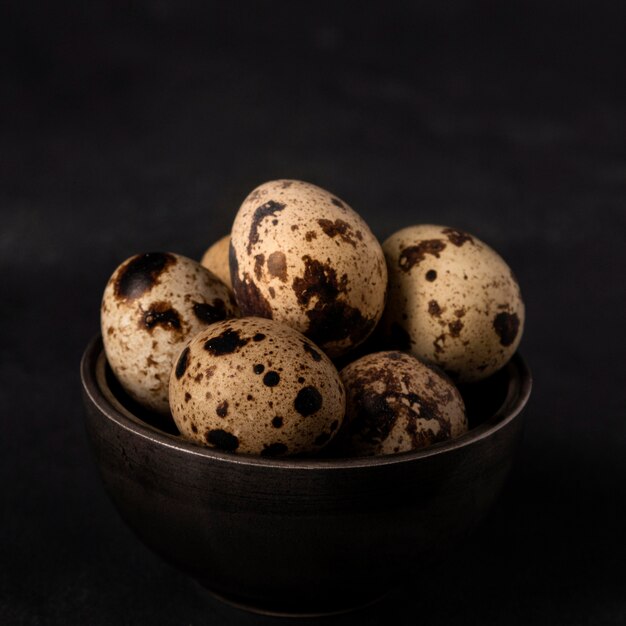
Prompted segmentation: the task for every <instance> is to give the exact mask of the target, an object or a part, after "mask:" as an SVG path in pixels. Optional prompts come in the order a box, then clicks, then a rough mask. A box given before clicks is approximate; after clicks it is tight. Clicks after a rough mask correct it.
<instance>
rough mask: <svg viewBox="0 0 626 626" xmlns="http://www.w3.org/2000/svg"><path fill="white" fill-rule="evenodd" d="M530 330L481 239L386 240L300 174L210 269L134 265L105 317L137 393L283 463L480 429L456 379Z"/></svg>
mask: <svg viewBox="0 0 626 626" xmlns="http://www.w3.org/2000/svg"><path fill="white" fill-rule="evenodd" d="M523 327H524V304H523V302H522V298H521V294H520V290H519V286H518V283H517V280H516V279H515V276H514V275H513V273H512V272H511V270H510V268H509V267H508V266H507V264H506V263H505V261H504V260H503V259H502V258H501V257H500V256H499V255H498V254H497V253H496V252H495V251H494V250H493V249H491V248H490V247H489V246H487V245H486V244H485V243H483V242H481V241H480V240H479V239H478V238H477V237H475V236H473V235H470V234H468V233H466V232H463V231H460V230H458V229H456V228H451V227H447V226H437V225H430V224H429V225H424V224H421V225H414V226H409V227H407V228H404V229H402V230H400V231H398V232H396V233H394V234H393V235H391V236H390V237H389V238H388V239H387V240H386V241H385V242H384V243H383V244H382V246H381V245H380V243H379V242H378V240H377V239H376V237H375V235H374V234H373V233H372V231H371V230H370V229H369V227H368V226H367V224H366V223H365V222H364V221H363V219H362V218H361V217H360V216H359V215H358V214H357V213H356V212H355V211H354V210H353V209H352V208H351V207H350V206H349V205H348V204H347V203H346V202H345V201H344V200H342V199H340V198H338V197H337V196H336V195H334V194H332V193H330V192H328V191H326V190H324V189H322V188H320V187H317V186H315V185H313V184H310V183H306V182H302V181H297V180H277V181H271V182H267V183H264V184H262V185H260V186H259V187H257V188H256V189H254V190H253V191H252V192H251V193H250V194H249V195H248V196H247V197H246V198H245V200H244V201H243V203H242V205H241V207H240V208H239V210H238V212H237V214H236V216H235V218H234V222H233V227H232V230H231V233H230V234H229V235H226V236H225V237H222V238H221V239H219V240H218V241H216V242H215V243H214V244H213V245H212V246H211V247H209V248H208V249H207V251H206V253H205V254H204V256H203V258H202V260H201V262H199V263H198V262H196V261H194V260H192V259H189V258H186V257H184V256H181V255H178V254H174V253H171V252H151V253H144V254H138V255H135V256H133V257H131V258H129V259H127V260H126V261H124V262H123V263H121V264H120V266H119V267H118V268H117V269H116V270H115V271H114V272H113V274H112V276H111V278H110V279H109V281H108V283H107V285H106V288H105V291H104V296H103V299H102V307H101V330H102V337H103V343H104V349H105V352H106V356H107V360H108V363H109V365H110V367H111V370H112V371H113V374H114V375H115V376H116V378H117V379H118V381H119V382H120V384H121V385H122V387H123V388H124V390H125V391H126V392H127V393H128V395H129V396H130V397H131V398H132V399H134V400H135V401H136V402H138V403H140V404H141V405H143V406H144V407H145V408H146V409H148V410H150V411H153V412H158V413H161V414H165V415H171V417H172V418H173V420H174V422H175V424H176V426H177V428H178V431H179V432H180V435H181V436H182V437H184V438H186V439H188V440H190V441H193V442H195V443H197V444H199V445H204V446H209V447H214V448H218V449H220V450H223V451H226V452H230V453H240V454H258V455H261V456H270V457H274V456H288V455H298V456H311V455H315V454H318V453H320V452H321V451H322V450H324V454H325V455H326V456H329V455H334V456H340V457H346V456H361V455H380V454H394V453H399V452H404V451H409V450H415V449H420V448H424V447H426V446H429V445H432V444H434V443H437V442H440V441H445V440H447V439H450V438H454V437H457V436H460V435H462V434H463V433H465V432H466V431H467V428H468V425H467V417H466V412H465V407H464V403H463V398H462V397H461V394H460V393H459V391H458V389H457V387H456V384H455V383H472V382H476V381H480V380H483V379H485V378H487V377H489V376H491V375H492V374H494V373H495V372H496V371H498V370H499V369H501V368H502V367H503V366H504V365H505V364H506V363H507V362H508V361H509V359H510V358H511V357H512V356H513V354H514V353H515V351H516V349H517V347H518V345H519V342H520V339H521V336H522V331H523ZM359 346H360V347H359ZM374 346H376V347H374ZM358 347H359V350H358V353H359V354H360V355H362V356H360V357H359V358H357V357H356V356H355V354H356V353H357V351H356V350H355V349H356V348H358ZM368 347H369V348H371V349H368ZM339 363H343V364H344V367H343V368H339V365H338V364H339ZM338 368H339V369H338Z"/></svg>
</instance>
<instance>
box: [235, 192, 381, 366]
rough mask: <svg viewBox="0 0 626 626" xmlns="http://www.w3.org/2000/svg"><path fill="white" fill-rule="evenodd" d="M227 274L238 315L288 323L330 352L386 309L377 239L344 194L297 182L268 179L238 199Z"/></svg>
mask: <svg viewBox="0 0 626 626" xmlns="http://www.w3.org/2000/svg"><path fill="white" fill-rule="evenodd" d="M230 273H231V280H232V285H233V289H234V292H235V297H236V299H237V303H238V304H239V306H240V308H241V310H242V313H243V314H244V315H257V316H260V317H265V318H271V319H274V320H276V321H279V322H282V323H285V324H288V325H289V326H292V327H293V328H295V329H296V330H298V331H300V332H302V333H304V334H305V335H306V336H307V337H309V338H310V339H312V340H313V341H314V342H315V343H316V344H318V345H319V346H320V347H321V348H322V349H323V350H324V351H325V352H326V353H327V354H329V355H330V356H332V357H335V356H339V355H341V354H344V353H345V352H347V351H348V350H350V349H352V348H353V347H354V346H357V345H358V344H360V343H361V342H363V341H364V340H365V339H366V338H367V337H368V336H369V335H370V333H371V332H372V330H373V329H374V327H375V326H376V324H377V322H378V321H379V319H380V317H381V315H382V312H383V309H384V303H385V295H386V289H387V267H386V265H385V259H384V255H383V252H382V249H381V247H380V244H379V243H378V240H377V239H376V237H375V236H374V235H373V234H372V232H371V231H370V229H369V227H368V226H367V224H366V223H365V222H364V221H363V220H362V219H361V217H359V215H358V214H357V213H356V212H355V211H353V210H352V209H351V208H350V207H349V206H348V205H347V204H346V203H345V202H344V201H343V200H340V199H339V198H337V197H336V196H335V195H333V194H332V193H330V192H328V191H326V190H324V189H321V188H320V187H317V186H315V185H312V184H310V183H306V182H302V181H297V180H276V181H271V182H267V183H265V184H263V185H261V186H260V187H257V188H256V189H255V190H254V191H253V192H252V193H250V195H249V196H248V197H247V198H246V199H245V200H244V202H243V204H242V205H241V208H240V209H239V212H238V213H237V216H236V217H235V221H234V224H233V229H232V239H231V245H230Z"/></svg>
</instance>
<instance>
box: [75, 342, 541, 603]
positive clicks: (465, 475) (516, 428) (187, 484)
mask: <svg viewBox="0 0 626 626" xmlns="http://www.w3.org/2000/svg"><path fill="white" fill-rule="evenodd" d="M81 376H82V382H83V388H84V403H85V407H86V423H87V431H88V435H89V438H90V440H91V444H92V448H93V452H94V455H95V458H96V461H97V463H98V466H99V468H100V472H101V475H102V478H103V481H104V484H105V486H106V489H107V491H108V493H109V494H110V496H111V498H112V500H113V502H114V503H115V506H116V507H117V509H118V511H119V513H120V515H121V516H122V517H123V518H124V520H125V521H126V522H127V524H128V525H129V526H130V527H131V528H132V529H133V530H134V531H135V532H136V533H137V535H138V536H139V537H140V538H141V539H142V540H143V541H144V542H145V543H146V544H147V545H148V546H149V547H150V548H152V549H153V550H154V551H155V552H157V553H158V554H160V555H161V556H162V557H164V558H165V559H166V560H167V561H169V562H170V563H173V564H175V565H176V566H178V567H180V568H181V569H183V570H185V571H186V572H188V573H189V574H191V575H192V576H194V577H196V578H197V579H198V580H199V581H200V582H201V583H202V584H203V585H205V586H206V587H207V588H208V589H209V590H211V591H212V592H213V593H214V594H216V595H218V596H221V597H222V598H224V599H227V600H229V601H231V602H234V603H237V604H239V605H243V606H245V607H248V608H251V609H253V610H258V611H264V612H271V613H287V614H315V613H318V614H319V613H332V612H337V611H342V610H347V609H350V608H356V607H357V606H362V605H364V604H367V603H368V602H371V601H373V600H374V599H376V598H378V597H381V596H382V595H384V594H385V593H386V592H388V591H390V590H391V589H393V588H394V587H396V586H397V585H398V584H399V583H400V582H404V581H406V580H407V577H409V578H410V577H411V576H412V574H414V573H415V572H416V571H417V570H418V569H419V568H420V567H423V564H424V562H425V560H427V559H430V558H436V557H437V556H438V555H440V554H442V553H445V552H447V551H449V550H450V548H451V547H453V546H454V545H456V543H457V542H458V541H459V540H461V539H463V537H465V536H466V535H467V534H468V533H469V532H470V531H471V530H472V529H473V528H474V527H475V526H476V525H477V524H478V523H479V522H480V521H481V520H482V519H483V518H484V516H485V515H486V513H487V512H488V510H489V508H490V506H491V505H492V504H493V502H494V500H495V499H496V497H497V496H498V493H499V492H500V490H501V488H502V485H503V483H504V480H505V478H506V475H507V473H508V471H509V469H510V467H511V463H512V460H513V456H514V452H515V449H516V447H517V444H518V442H519V439H520V434H521V431H522V420H521V417H520V413H521V411H522V409H523V407H524V405H525V404H526V401H527V400H528V396H529V394H530V388H531V378H530V373H529V371H528V368H527V366H526V364H525V363H524V361H523V360H522V358H521V356H519V355H516V356H515V357H514V358H513V359H512V361H511V362H510V363H509V364H508V365H507V366H506V367H505V368H504V369H503V370H501V371H500V372H498V373H497V374H496V375H494V376H492V377H491V378H490V379H488V380H486V381H484V382H482V383H480V384H478V385H474V386H472V387H468V388H467V389H464V390H462V393H463V395H464V398H465V400H466V404H467V406H468V413H469V417H470V431H469V432H468V433H467V434H466V435H464V436H462V437H460V438H458V439H455V440H453V441H450V442H446V443H441V444H437V445H434V446H431V447H430V448H428V449H425V450H423V451H420V452H407V453H402V454H398V455H391V456H383V457H367V458H355V459H292V460H285V459H282V460H281V459H267V458H260V457H252V456H241V455H240V456H237V455H232V454H228V453H224V452H220V451H218V450H215V449H210V448H202V447H199V446H197V445H195V444H192V443H189V442H187V441H185V440H183V439H181V438H180V437H178V436H177V435H176V434H174V432H175V431H173V432H172V429H171V426H169V425H168V424H167V423H165V422H164V423H162V424H159V423H158V422H155V418H154V416H151V415H149V414H142V413H141V411H140V410H139V409H137V408H136V407H134V405H132V403H131V402H130V401H129V400H128V398H127V397H126V396H125V395H124V394H123V392H122V391H121V390H120V388H119V386H118V385H117V384H116V382H115V379H114V377H113V376H112V374H111V372H110V370H109V367H108V365H107V362H106V358H105V356H104V353H103V350H102V343H101V340H100V338H96V339H94V340H93V341H92V342H91V343H90V344H89V346H88V347H87V350H86V351H85V354H84V356H83V360H82V363H81ZM168 430H169V431H170V432H168Z"/></svg>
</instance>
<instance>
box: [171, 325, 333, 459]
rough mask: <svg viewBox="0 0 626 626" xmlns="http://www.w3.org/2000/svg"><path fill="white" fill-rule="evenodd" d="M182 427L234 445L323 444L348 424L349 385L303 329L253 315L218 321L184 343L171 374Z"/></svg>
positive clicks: (222, 445) (270, 451)
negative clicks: (184, 345)
mask: <svg viewBox="0 0 626 626" xmlns="http://www.w3.org/2000/svg"><path fill="white" fill-rule="evenodd" d="M170 406H171V409H172V415H173V417H174V420H175V422H176V425H177V426H178V429H179V430H180V432H181V434H182V435H183V436H184V437H186V438H188V439H190V440H192V441H195V442H197V443H200V444H203V445H207V446H211V447H215V448H219V449H221V450H225V451H229V452H238V453H247V454H260V455H262V456H285V455H296V454H303V453H312V452H317V451H319V450H321V449H322V448H323V447H324V446H325V445H326V444H327V443H328V442H329V441H331V439H332V438H333V437H334V435H335V433H336V432H337V430H338V429H339V427H340V426H341V423H342V421H343V417H344V413H345V392H344V389H343V384H342V383H341V379H340V378H339V373H338V372H337V370H336V369H335V367H334V365H333V364H332V362H331V361H330V359H329V358H328V357H327V356H326V355H325V354H324V353H323V352H322V351H321V350H320V349H319V348H318V347H317V346H316V345H315V344H314V343H313V342H311V341H310V340H309V339H307V338H306V337H305V336H304V335H302V334H301V333H299V332H298V331H296V330H294V329H293V328H290V327H289V326H285V325H283V324H279V323H278V322H274V321H272V320H268V319H261V318H255V317H247V318H242V319H236V320H228V321H225V322H220V323H219V324H214V325H213V326H211V327H210V328H207V329H206V330H205V331H203V332H202V333H200V334H199V335H196V337H194V338H193V339H192V340H191V342H190V343H189V345H188V346H187V347H186V348H185V349H184V350H183V351H182V353H181V354H180V356H179V358H178V362H177V364H176V367H175V368H174V370H173V371H172V374H171V377H170Z"/></svg>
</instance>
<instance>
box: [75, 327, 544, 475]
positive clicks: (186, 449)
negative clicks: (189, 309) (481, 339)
mask: <svg viewBox="0 0 626 626" xmlns="http://www.w3.org/2000/svg"><path fill="white" fill-rule="evenodd" d="M105 364H106V356H105V353H104V346H103V343H102V336H101V334H100V333H97V334H96V335H95V336H94V337H92V339H91V340H90V341H89V343H88V344H87V347H86V348H85V351H84V352H83V355H82V358H81V361H80V378H81V383H82V386H83V392H84V395H86V397H87V398H88V399H89V401H90V402H91V404H92V405H93V406H94V407H96V408H97V409H98V413H99V414H100V415H101V416H103V417H105V418H106V419H107V420H108V421H109V422H112V423H113V424H114V425H115V426H116V427H118V428H121V429H123V430H125V431H127V432H129V433H130V434H132V435H134V436H138V437H140V438H142V439H144V440H148V441H150V442H152V443H153V444H154V445H157V446H159V447H164V448H170V449H172V450H173V451H176V452H178V453H182V454H186V455H189V456H190V457H199V458H204V459H207V460H211V461H215V462H220V463H224V464H228V465H236V466H248V467H265V468H272V469H283V468H284V469H290V470H293V469H297V470H333V469H334V470H347V469H359V468H365V467H380V466H389V465H397V464H401V463H407V462H409V461H417V460H419V459H423V458H427V457H432V456H440V455H444V454H446V453H448V452H451V451H453V450H458V449H461V448H467V447H470V446H471V445H473V444H475V443H477V442H479V441H481V440H484V439H486V438H488V437H491V436H493V435H494V434H495V433H496V432H498V431H499V430H500V429H502V428H504V427H505V426H506V425H507V424H509V423H510V422H512V421H513V420H515V419H516V418H517V417H518V416H519V415H520V414H521V412H522V410H523V409H524V407H525V406H526V403H527V402H528V398H529V396H530V392H531V389H532V375H531V373H530V369H529V367H528V365H527V363H526V361H525V360H524V358H523V357H522V355H521V354H520V353H519V351H518V352H516V353H515V354H514V355H513V357H512V358H511V359H510V360H509V362H508V363H507V364H506V365H505V366H504V368H508V369H510V370H511V376H509V384H508V389H507V394H506V397H505V399H504V401H503V402H502V405H501V406H500V408H499V409H498V410H497V411H496V412H495V413H494V414H493V415H492V416H491V417H489V418H488V419H487V420H485V421H484V422H482V423H481V424H479V425H478V426H476V427H475V428H472V429H471V430H468V432H467V433H465V434H463V435H461V436H459V437H456V438H455V439H451V440H449V441H444V442H440V443H436V444H433V445H431V446H429V447H427V448H424V449H422V450H410V451H408V452H400V453H398V454H388V455H380V456H364V457H354V458H293V457H285V458H280V457H278V458H276V457H271V458H268V457H262V456H255V455H244V454H233V453H229V452H223V451H221V450H218V449H216V448H210V447H202V446H200V445H198V444H196V443H193V442H190V441H187V440H185V439H183V438H182V437H181V436H179V435H172V434H169V433H166V432H164V431H162V430H160V429H158V428H156V427H155V426H152V425H150V424H148V423H146V422H144V421H143V420H141V419H140V418H138V417H136V416H135V415H133V414H132V413H131V412H130V411H129V410H128V409H126V408H125V407H124V406H123V405H122V404H121V403H120V402H119V401H118V400H117V399H116V398H115V396H114V395H113V392H112V391H111V390H110V389H109V387H108V385H105V384H104V382H105V378H104V372H105ZM103 387H105V388H104V389H103Z"/></svg>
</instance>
